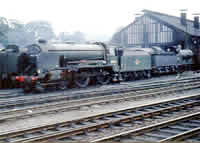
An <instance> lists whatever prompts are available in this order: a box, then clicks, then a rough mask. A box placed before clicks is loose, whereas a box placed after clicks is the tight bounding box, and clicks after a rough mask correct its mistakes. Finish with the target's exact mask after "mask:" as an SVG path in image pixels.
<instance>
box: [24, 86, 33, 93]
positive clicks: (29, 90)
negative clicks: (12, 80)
mask: <svg viewBox="0 0 200 143" xmlns="http://www.w3.org/2000/svg"><path fill="white" fill-rule="evenodd" d="M31 91H32V88H31V87H30V86H29V85H27V84H25V85H24V93H28V92H31Z"/></svg>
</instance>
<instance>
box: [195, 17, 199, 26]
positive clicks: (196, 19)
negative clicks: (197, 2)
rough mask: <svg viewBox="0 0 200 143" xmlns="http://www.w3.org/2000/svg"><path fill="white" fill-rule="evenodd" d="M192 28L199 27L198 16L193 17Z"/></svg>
mask: <svg viewBox="0 0 200 143" xmlns="http://www.w3.org/2000/svg"><path fill="white" fill-rule="evenodd" d="M194 28H196V29H199V17H198V16H195V17H194Z"/></svg>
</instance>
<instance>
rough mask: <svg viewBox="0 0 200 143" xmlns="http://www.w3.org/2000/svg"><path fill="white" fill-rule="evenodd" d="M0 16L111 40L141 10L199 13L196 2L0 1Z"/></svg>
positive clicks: (135, 0)
mask: <svg viewBox="0 0 200 143" xmlns="http://www.w3.org/2000/svg"><path fill="white" fill-rule="evenodd" d="M0 2H1V3H0V4H1V7H0V16H3V17H6V18H8V19H17V20H20V21H22V22H24V23H26V22H29V21H31V20H47V21H49V22H50V23H51V24H52V25H53V28H54V30H55V32H56V33H59V32H61V31H67V32H74V31H77V30H79V31H81V32H84V33H87V34H88V35H89V37H90V38H94V39H95V37H96V36H105V37H109V36H111V35H112V34H113V33H114V32H115V31H116V30H117V29H118V28H119V27H121V26H126V25H128V24H129V23H130V22H132V21H133V20H134V18H135V16H134V14H135V13H138V12H140V11H141V10H143V9H149V10H153V11H158V12H163V13H168V14H171V15H175V16H179V15H180V11H179V10H180V9H188V17H190V18H192V16H191V14H192V13H196V12H199V13H200V1H199V0H187V1H186V0H1V1H0Z"/></svg>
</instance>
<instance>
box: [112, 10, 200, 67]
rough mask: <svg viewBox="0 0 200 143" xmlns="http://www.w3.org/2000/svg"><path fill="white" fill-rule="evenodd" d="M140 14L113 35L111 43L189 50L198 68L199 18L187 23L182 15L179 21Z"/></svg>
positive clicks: (152, 12)
mask: <svg viewBox="0 0 200 143" xmlns="http://www.w3.org/2000/svg"><path fill="white" fill-rule="evenodd" d="M143 12H144V14H143V15H141V16H140V17H137V18H136V19H135V20H134V21H133V22H132V23H130V24H129V25H127V26H126V27H125V28H123V29H122V30H120V31H119V32H117V33H115V34H114V35H113V37H112V40H111V42H113V43H117V44H120V45H122V46H124V47H152V46H159V47H161V48H163V49H164V50H167V49H169V48H170V49H172V50H177V49H178V48H179V49H180V48H181V49H191V50H192V51H193V52H194V53H195V56H194V57H195V58H194V61H195V63H197V64H200V48H199V47H200V27H199V17H198V16H195V17H194V20H193V21H192V20H188V19H187V15H186V13H181V16H180V17H176V16H171V15H167V14H164V13H159V12H154V11H150V10H143Z"/></svg>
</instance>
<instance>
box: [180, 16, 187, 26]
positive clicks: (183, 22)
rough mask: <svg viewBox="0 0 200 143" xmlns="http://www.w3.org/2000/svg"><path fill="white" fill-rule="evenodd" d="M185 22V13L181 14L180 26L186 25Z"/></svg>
mask: <svg viewBox="0 0 200 143" xmlns="http://www.w3.org/2000/svg"><path fill="white" fill-rule="evenodd" d="M186 21H187V20H186V13H181V24H182V25H187V23H186Z"/></svg>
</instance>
